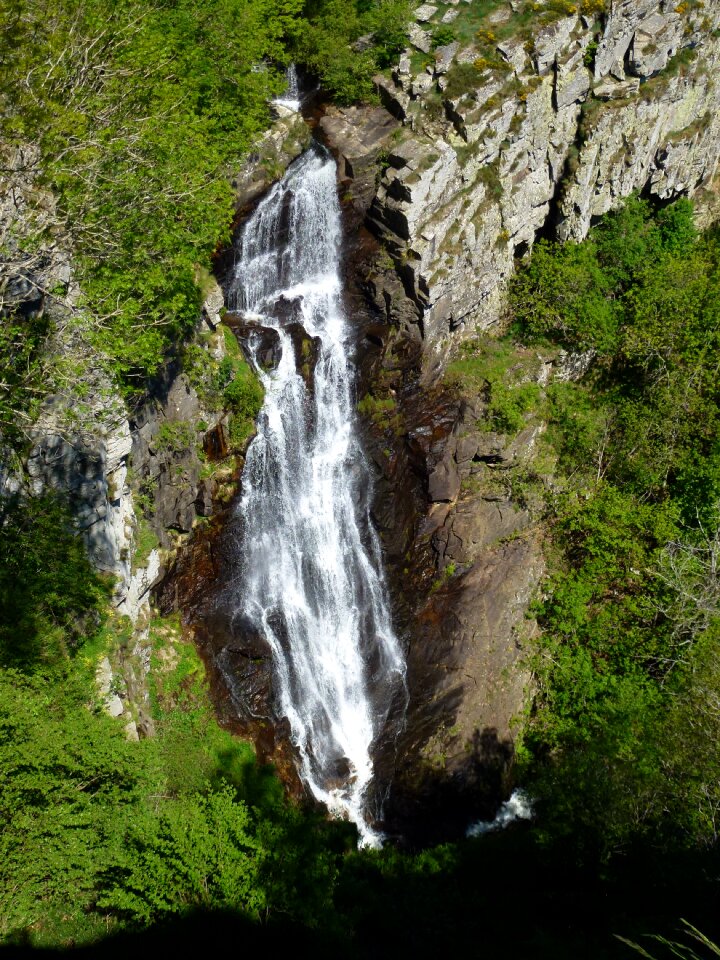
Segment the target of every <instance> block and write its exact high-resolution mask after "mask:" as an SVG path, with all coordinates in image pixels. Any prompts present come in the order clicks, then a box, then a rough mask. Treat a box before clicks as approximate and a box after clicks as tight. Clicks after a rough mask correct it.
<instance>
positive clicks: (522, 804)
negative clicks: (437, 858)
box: [465, 790, 533, 837]
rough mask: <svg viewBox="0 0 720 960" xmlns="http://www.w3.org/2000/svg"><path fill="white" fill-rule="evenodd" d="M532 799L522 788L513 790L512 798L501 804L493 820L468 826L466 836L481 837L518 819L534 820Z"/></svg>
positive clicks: (481, 821) (502, 828) (479, 821)
mask: <svg viewBox="0 0 720 960" xmlns="http://www.w3.org/2000/svg"><path fill="white" fill-rule="evenodd" d="M532 816H533V808H532V801H531V800H530V798H529V797H528V795H527V794H526V793H524V792H523V791H522V790H513V792H512V794H511V795H510V799H509V800H506V801H505V803H503V804H502V805H501V806H500V809H499V810H498V812H497V813H496V814H495V818H494V819H493V820H478V821H477V823H473V824H472V826H470V827H468V828H467V831H466V834H465V835H466V836H468V837H480V836H482V835H483V834H484V833H494V832H495V830H504V829H505V827H507V826H509V825H510V824H511V823H514V822H515V821H516V820H532Z"/></svg>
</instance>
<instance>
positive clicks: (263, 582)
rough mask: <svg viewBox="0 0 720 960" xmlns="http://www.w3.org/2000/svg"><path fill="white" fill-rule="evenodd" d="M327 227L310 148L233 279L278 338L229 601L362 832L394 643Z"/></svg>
mask: <svg viewBox="0 0 720 960" xmlns="http://www.w3.org/2000/svg"><path fill="white" fill-rule="evenodd" d="M340 240H341V231H340V209H339V203H338V199H337V192H336V180H335V163H334V161H333V160H332V158H331V157H330V156H329V155H328V154H327V153H326V152H325V151H323V150H322V148H319V147H313V148H311V149H310V150H309V151H308V152H307V153H305V154H304V155H303V156H302V157H300V158H299V159H298V160H297V161H296V162H295V163H294V164H293V165H292V167H291V168H290V170H289V171H288V173H287V174H286V176H285V178H284V179H283V180H282V181H281V182H280V183H278V184H276V185H275V187H274V188H273V189H272V190H271V191H270V193H269V194H268V195H267V196H266V197H265V199H264V200H263V201H262V202H261V203H260V205H259V206H258V208H257V210H256V211H255V213H254V214H253V215H252V216H251V217H250V218H249V220H248V221H247V223H246V225H245V228H244V230H243V233H242V237H241V241H240V246H239V251H238V260H237V265H236V268H235V274H234V279H233V283H232V286H231V290H230V296H229V303H230V305H231V307H234V308H236V309H238V310H242V311H244V312H245V314H246V316H247V317H251V318H255V319H256V321H257V322H258V324H261V325H262V326H263V327H265V328H267V327H271V328H272V329H273V330H275V331H277V336H278V337H279V346H280V359H279V361H278V362H277V366H276V368H275V369H274V370H272V371H266V370H264V369H263V366H262V363H261V362H260V352H261V350H260V341H261V337H260V335H259V334H258V335H257V337H255V338H254V337H253V336H251V337H250V339H249V344H250V346H249V349H250V351H251V352H253V354H254V356H253V359H254V362H255V366H256V369H257V371H258V374H259V376H260V378H261V380H262V383H263V386H264V388H265V402H264V406H263V409H262V411H261V414H260V417H259V421H258V432H257V435H256V437H255V439H254V440H253V442H252V443H251V445H250V448H249V450H248V453H247V459H246V464H245V470H244V474H243V493H242V496H241V498H240V500H239V503H238V506H237V510H238V512H239V515H240V516H239V520H240V523H239V529H240V530H241V531H242V533H241V538H242V544H241V549H240V551H239V555H240V557H241V558H242V559H241V561H240V563H241V570H240V572H239V576H238V578H237V580H236V581H235V583H234V586H233V598H232V603H233V608H234V614H233V616H234V618H235V622H236V623H240V624H241V627H242V628H243V629H245V628H247V629H250V630H256V631H260V632H261V634H262V635H264V637H265V639H266V641H267V642H268V644H269V646H270V648H271V650H272V654H273V661H274V676H275V697H276V709H277V712H278V714H279V715H280V716H284V717H287V718H288V720H289V723H290V729H291V734H292V739H293V742H294V743H295V745H296V747H297V751H298V755H299V766H300V773H301V776H302V778H303V779H304V781H305V782H306V783H307V784H308V786H309V787H310V789H311V791H312V793H313V794H314V795H315V797H316V798H317V799H318V800H320V801H322V802H324V803H326V804H327V806H328V807H329V809H330V810H331V811H332V812H334V813H336V814H339V815H343V816H348V817H349V818H350V819H352V820H353V821H355V822H356V823H357V825H358V827H359V829H360V833H361V836H362V839H363V841H364V842H365V843H374V842H376V841H377V839H378V838H377V835H376V834H375V833H374V832H373V830H372V827H371V826H370V824H369V822H368V820H369V817H368V814H367V812H366V799H367V790H368V786H369V784H370V781H371V779H372V776H373V762H372V756H371V749H372V745H373V741H375V740H376V738H377V737H378V735H379V734H380V732H381V731H382V728H383V724H384V723H385V721H386V719H387V715H388V711H389V710H390V705H391V703H392V702H393V698H394V697H395V696H396V695H397V694H398V692H399V691H402V690H404V658H403V655H402V651H401V649H400V645H399V643H398V641H397V639H396V637H395V635H394V632H393V629H392V624H391V620H390V614H389V608H388V599H387V592H386V587H385V583H384V580H383V575H382V567H381V557H380V549H379V544H378V540H377V537H376V535H375V533H374V531H373V528H372V525H371V523H370V518H369V492H370V478H369V472H368V468H367V464H366V461H365V459H364V456H363V453H362V450H361V449H360V446H359V442H358V439H357V436H356V433H355V429H354V420H355V414H354V406H353V395H352V376H353V375H352V367H351V364H350V361H349V358H348V349H349V330H348V327H347V324H346V320H345V317H344V315H343V309H342V304H341V284H340V277H339V256H340ZM288 313H291V314H293V319H294V320H299V321H300V323H301V324H302V327H303V328H304V330H305V332H306V334H307V335H308V337H309V338H314V340H313V342H314V345H315V349H316V350H317V361H316V364H315V368H314V373H313V374H312V377H311V379H310V380H309V382H306V379H305V378H304V377H303V376H302V375H301V374H300V373H299V372H298V368H299V367H300V366H301V365H302V362H303V359H304V358H303V357H300V356H297V355H296V354H297V353H303V349H302V344H300V345H299V346H297V343H298V341H297V337H296V338H295V340H293V337H292V336H291V332H289V330H288V327H289V326H290V324H289V323H288V320H287V316H288ZM283 317H285V318H286V319H283ZM310 342H311V341H310V340H309V339H307V338H306V339H305V340H304V341H303V343H304V344H305V348H306V350H305V352H307V347H308V345H309V344H310ZM276 352H277V351H276ZM305 359H306V358H305ZM306 369H307V368H306Z"/></svg>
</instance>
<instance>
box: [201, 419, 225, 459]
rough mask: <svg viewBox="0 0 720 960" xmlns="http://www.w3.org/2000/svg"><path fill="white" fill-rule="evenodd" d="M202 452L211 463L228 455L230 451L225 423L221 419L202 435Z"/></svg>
mask: <svg viewBox="0 0 720 960" xmlns="http://www.w3.org/2000/svg"><path fill="white" fill-rule="evenodd" d="M203 452H204V453H205V456H206V457H207V458H208V460H210V461H211V462H213V463H216V462H218V461H220V460H224V459H225V458H226V457H227V456H228V454H229V452H230V446H229V437H228V431H227V425H226V424H225V422H224V421H223V420H219V421H218V422H217V423H216V424H215V426H214V427H211V428H210V429H209V430H208V431H207V433H206V434H205V436H204V437H203Z"/></svg>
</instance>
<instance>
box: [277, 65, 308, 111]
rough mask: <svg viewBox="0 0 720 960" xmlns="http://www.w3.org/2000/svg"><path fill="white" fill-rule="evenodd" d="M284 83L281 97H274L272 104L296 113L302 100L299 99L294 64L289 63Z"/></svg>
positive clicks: (298, 85)
mask: <svg viewBox="0 0 720 960" xmlns="http://www.w3.org/2000/svg"><path fill="white" fill-rule="evenodd" d="M285 82H286V83H287V86H286V87H285V90H283V94H282V96H281V97H276V98H275V99H274V100H273V103H276V104H278V106H281V107H287V109H288V110H292V111H293V112H294V113H297V112H298V110H299V109H300V106H301V104H302V99H301V97H300V82H299V80H298V72H297V67H296V66H295V64H294V63H291V64H290V66H289V67H288V68H287V70H286V71H285Z"/></svg>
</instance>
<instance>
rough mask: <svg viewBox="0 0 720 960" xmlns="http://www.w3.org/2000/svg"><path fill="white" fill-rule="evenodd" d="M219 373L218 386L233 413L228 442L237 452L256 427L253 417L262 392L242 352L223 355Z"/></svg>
mask: <svg viewBox="0 0 720 960" xmlns="http://www.w3.org/2000/svg"><path fill="white" fill-rule="evenodd" d="M218 376H219V383H218V385H220V384H222V383H223V382H224V386H223V387H222V396H223V401H224V403H225V406H226V408H227V409H228V410H230V411H231V414H232V416H231V419H230V444H231V446H232V448H233V449H234V450H238V451H239V450H240V449H241V448H242V447H243V445H244V443H245V441H246V440H247V438H248V437H249V436H251V435H252V433H253V431H254V429H255V419H256V417H257V415H258V414H259V413H260V409H261V407H262V404H263V398H264V396H265V392H264V390H263V388H262V384H261V383H260V381H259V380H258V378H257V376H256V374H255V371H254V370H253V369H252V367H251V366H250V364H249V363H248V362H247V360H245V358H244V357H243V356H242V354H240V355H239V356H237V357H231V356H226V357H224V358H223V361H222V363H221V365H220V370H219V373H218Z"/></svg>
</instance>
